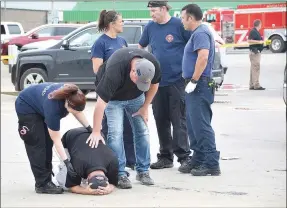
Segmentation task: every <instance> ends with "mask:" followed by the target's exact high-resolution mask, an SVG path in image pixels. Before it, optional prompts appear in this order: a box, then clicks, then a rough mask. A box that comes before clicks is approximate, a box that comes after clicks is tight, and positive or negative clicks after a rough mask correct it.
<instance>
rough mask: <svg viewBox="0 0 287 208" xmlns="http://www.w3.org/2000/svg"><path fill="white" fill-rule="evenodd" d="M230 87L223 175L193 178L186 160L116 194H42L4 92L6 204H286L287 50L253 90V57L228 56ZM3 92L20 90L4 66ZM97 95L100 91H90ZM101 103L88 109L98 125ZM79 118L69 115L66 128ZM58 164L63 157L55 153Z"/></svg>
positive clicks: (220, 108)
mask: <svg viewBox="0 0 287 208" xmlns="http://www.w3.org/2000/svg"><path fill="white" fill-rule="evenodd" d="M228 57H229V58H228V62H229V63H228V65H229V69H228V72H227V75H226V79H225V84H227V85H233V86H234V88H233V89H228V90H227V89H221V90H219V91H218V92H216V98H215V100H216V103H214V105H213V111H214V115H213V121H212V124H213V126H214V129H215V132H216V141H217V148H218V150H220V151H221V157H222V158H221V161H220V164H221V169H222V175H221V176H219V177H203V178H198V177H193V176H191V175H189V174H187V175H183V174H180V173H179V172H178V171H177V167H178V166H179V164H178V163H177V162H175V167H174V168H172V169H165V170H151V176H152V177H153V178H154V180H155V182H156V185H155V186H153V187H145V186H142V185H140V184H139V183H138V182H136V181H135V172H134V171H130V170H129V171H130V173H131V180H132V182H133V189H131V190H116V191H115V192H114V193H112V194H111V195H108V196H82V195H76V194H70V193H65V194H63V195H58V196H51V195H38V194H35V192H34V181H33V176H32V173H31V170H30V166H29V163H28V159H27V156H26V152H25V148H24V145H23V142H22V141H21V140H20V138H19V136H18V134H17V117H16V114H15V112H14V101H15V97H13V96H9V95H1V120H2V122H1V199H2V200H1V207H28V206H29V207H92V206H93V207H108V206H109V207H120V206H121V207H199V206H212V207H215V206H224V207H243V206H244V207H286V120H285V119H286V112H285V110H286V107H285V104H284V103H283V100H282V85H283V83H282V82H283V69H284V66H285V62H286V57H285V54H263V55H262V62H261V66H262V69H261V77H260V80H261V84H262V86H264V87H266V88H267V90H266V91H249V90H248V89H246V87H248V82H249V66H250V63H249V58H248V55H247V54H230V55H228ZM1 72H2V73H1V88H2V90H1V91H9V90H11V89H12V90H13V86H11V84H10V77H9V73H6V72H7V69H5V67H1ZM89 97H93V95H89ZM93 109H94V100H92V99H91V100H90V101H89V102H88V105H87V109H86V111H85V113H86V115H87V117H88V119H89V121H90V122H92V114H93ZM149 113H150V121H149V128H150V133H151V138H150V141H151V159H152V162H154V161H155V160H156V153H157V151H158V148H159V145H158V138H157V131H156V127H155V122H154V119H153V115H152V111H151V109H150V112H149ZM78 126H79V123H78V122H77V121H76V120H75V119H74V118H72V117H71V116H68V117H67V118H65V119H63V121H62V122H61V131H62V132H63V133H64V132H65V131H66V130H68V129H69V128H72V127H78ZM54 155H55V156H54V159H53V163H54V166H55V167H56V166H57V164H58V161H59V160H58V158H57V157H56V154H54Z"/></svg>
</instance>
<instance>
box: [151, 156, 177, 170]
mask: <svg viewBox="0 0 287 208" xmlns="http://www.w3.org/2000/svg"><path fill="white" fill-rule="evenodd" d="M172 167H173V162H172V161H171V160H169V159H167V158H159V159H158V161H157V162H155V163H153V164H151V166H150V168H151V169H163V168H172Z"/></svg>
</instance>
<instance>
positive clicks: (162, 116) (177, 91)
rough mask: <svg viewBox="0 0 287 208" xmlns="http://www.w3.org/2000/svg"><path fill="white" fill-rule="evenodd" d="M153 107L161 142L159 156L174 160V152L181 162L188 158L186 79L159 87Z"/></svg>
mask: <svg viewBox="0 0 287 208" xmlns="http://www.w3.org/2000/svg"><path fill="white" fill-rule="evenodd" d="M152 108H153V114H154V118H155V121H156V127H157V132H158V137H159V144H160V153H159V154H158V157H159V158H163V157H164V158H167V159H169V160H171V161H173V154H175V155H176V156H177V157H178V161H179V162H180V161H181V160H184V159H186V158H187V157H188V156H189V155H190V153H191V151H190V148H189V141H188V137H187V127H186V115H185V101H184V80H183V79H181V80H179V81H178V82H176V83H174V84H172V85H169V86H165V87H159V88H158V91H157V93H156V95H155V97H154V100H153V103H152ZM171 124H172V126H173V136H172V135H171Z"/></svg>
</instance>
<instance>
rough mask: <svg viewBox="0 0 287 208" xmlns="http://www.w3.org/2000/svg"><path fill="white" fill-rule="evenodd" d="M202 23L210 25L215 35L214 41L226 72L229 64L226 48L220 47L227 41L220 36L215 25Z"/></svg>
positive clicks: (206, 23)
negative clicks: (227, 62)
mask: <svg viewBox="0 0 287 208" xmlns="http://www.w3.org/2000/svg"><path fill="white" fill-rule="evenodd" d="M202 24H205V25H207V26H208V28H209V29H210V31H211V33H212V35H213V37H214V41H215V47H216V49H215V50H216V52H219V53H220V62H221V66H222V67H223V69H224V72H226V70H227V68H228V67H227V64H226V48H225V47H220V46H221V45H223V44H225V41H224V40H223V39H222V38H221V37H220V35H219V34H218V33H217V32H216V31H215V29H214V28H213V26H212V25H211V24H210V23H208V22H203V23H202Z"/></svg>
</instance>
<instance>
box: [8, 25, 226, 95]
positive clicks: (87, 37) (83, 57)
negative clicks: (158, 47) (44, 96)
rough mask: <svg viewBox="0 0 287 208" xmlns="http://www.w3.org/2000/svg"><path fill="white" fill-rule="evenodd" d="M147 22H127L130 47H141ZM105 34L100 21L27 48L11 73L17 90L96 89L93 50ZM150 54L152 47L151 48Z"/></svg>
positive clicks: (220, 73)
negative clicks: (52, 85)
mask: <svg viewBox="0 0 287 208" xmlns="http://www.w3.org/2000/svg"><path fill="white" fill-rule="evenodd" d="M147 23H148V21H147V20H145V21H139V20H137V21H125V25H124V30H123V33H121V34H120V36H122V37H123V38H125V40H126V41H127V43H128V45H129V47H137V46H138V41H139V39H140V37H141V34H142V32H143V29H144V27H145V25H146V24H147ZM100 35H101V33H98V31H97V24H96V22H93V23H89V24H86V25H84V26H82V27H80V28H78V29H76V30H75V31H73V32H71V33H70V34H68V35H67V36H65V37H63V38H62V39H61V40H52V41H42V42H37V43H32V44H28V45H24V46H23V47H22V49H21V52H20V53H19V54H18V58H17V62H16V64H15V65H14V66H13V67H12V70H11V81H12V83H13V84H14V86H15V90H16V91H21V90H23V89H24V88H26V87H28V86H30V85H31V84H39V83H43V82H71V83H74V84H76V85H78V86H79V87H80V89H81V90H83V91H84V92H85V93H88V92H89V91H91V90H94V87H95V86H94V80H95V74H94V72H93V68H92V62H91V58H90V56H91V54H90V53H91V47H92V45H93V44H94V42H95V41H96V40H97V38H98V37H99V36H100ZM147 50H149V51H150V48H147ZM213 76H214V79H215V81H216V83H217V85H218V86H219V85H221V84H222V82H223V78H224V70H223V68H222V66H221V64H220V55H219V54H218V53H217V56H216V61H215V64H214V69H213Z"/></svg>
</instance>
